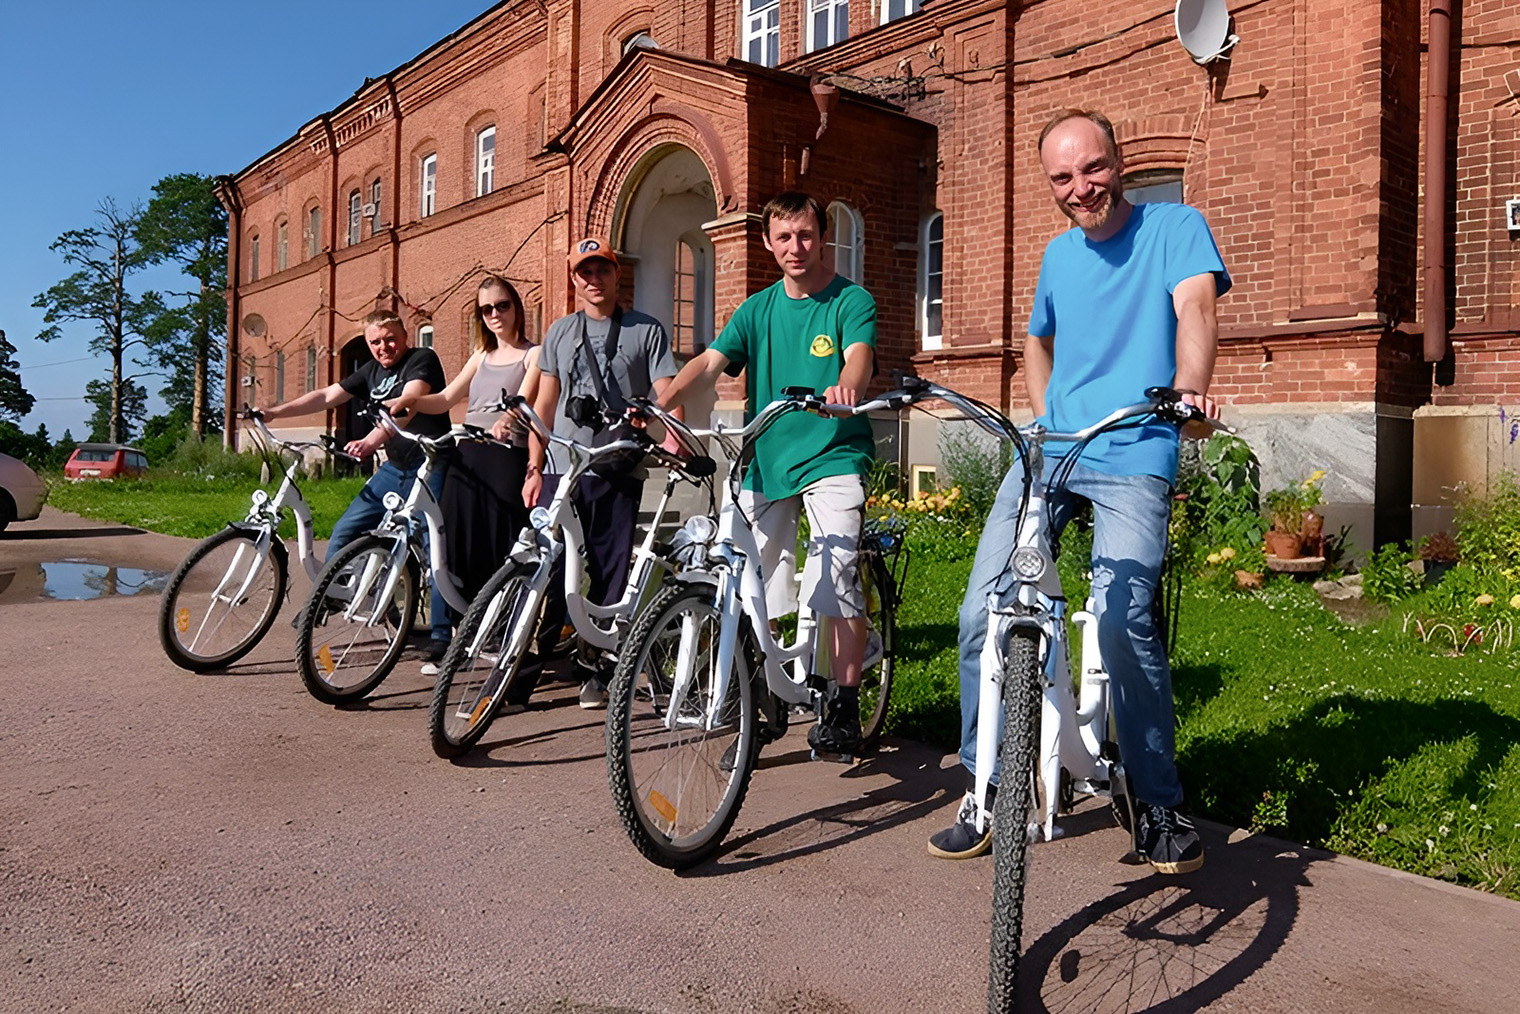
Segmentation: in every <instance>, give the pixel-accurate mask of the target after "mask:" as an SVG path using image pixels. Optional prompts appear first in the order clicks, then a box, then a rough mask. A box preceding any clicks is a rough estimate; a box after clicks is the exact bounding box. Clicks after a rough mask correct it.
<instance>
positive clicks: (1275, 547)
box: [1266, 528, 1303, 560]
mask: <svg viewBox="0 0 1520 1014" xmlns="http://www.w3.org/2000/svg"><path fill="white" fill-rule="evenodd" d="M1266 542H1267V554H1268V555H1269V556H1275V557H1277V558H1278V559H1279V560H1296V559H1298V555H1299V553H1300V552H1301V551H1302V546H1303V543H1302V542H1301V541H1300V540H1299V536H1297V535H1294V534H1293V533H1292V532H1280V531H1278V530H1277V529H1275V528H1274V529H1272V530H1270V531H1268V532H1267V534H1266Z"/></svg>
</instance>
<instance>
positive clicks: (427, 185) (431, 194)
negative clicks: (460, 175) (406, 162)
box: [419, 152, 438, 218]
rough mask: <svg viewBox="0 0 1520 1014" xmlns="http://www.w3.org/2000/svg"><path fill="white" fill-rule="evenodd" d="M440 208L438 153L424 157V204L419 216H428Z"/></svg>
mask: <svg viewBox="0 0 1520 1014" xmlns="http://www.w3.org/2000/svg"><path fill="white" fill-rule="evenodd" d="M437 208H438V155H437V153H436V152H435V153H433V154H431V155H424V156H423V158H422V206H421V208H420V209H419V217H421V218H427V217H428V216H429V215H431V214H432V213H433V212H434V211H436V210H437Z"/></svg>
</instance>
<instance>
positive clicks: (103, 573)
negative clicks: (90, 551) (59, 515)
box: [0, 560, 169, 602]
mask: <svg viewBox="0 0 1520 1014" xmlns="http://www.w3.org/2000/svg"><path fill="white" fill-rule="evenodd" d="M168 580H169V575H168V573H167V572H165V571H161V570H141V569H139V568H137V567H112V566H110V565H108V564H104V563H87V562H85V561H82V560H59V561H50V562H47V563H30V564H26V565H24V566H21V567H8V568H5V569H0V602H26V601H31V600H35V599H60V600H69V601H73V600H78V599H99V598H105V597H106V596H108V595H143V594H147V595H157V594H158V593H159V592H161V591H163V590H164V584H165V582H167V581H168Z"/></svg>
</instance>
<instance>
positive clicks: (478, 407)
mask: <svg viewBox="0 0 1520 1014" xmlns="http://www.w3.org/2000/svg"><path fill="white" fill-rule="evenodd" d="M527 375H528V357H527V355H526V354H524V356H523V357H522V358H521V359H519V360H518V361H517V362H515V363H508V364H507V365H506V366H494V365H492V363H491V361H490V360H489V359H482V360H481V361H480V368H479V369H477V370H476V371H475V376H474V377H472V378H470V405H469V408H468V409H467V410H466V412H465V417H464V421H465V422H467V423H469V424H470V425H471V426H479V427H481V428H483V429H490V428H491V427H492V426H493V425H494V424H495V423H496V420H497V419H499V418H501V416H502V413H500V412H493V411H491V410H490V407H491V406H492V405H495V404H496V400H497V399H498V398H500V397H501V392H502V389H503V388H505V389H506V391H507V393H508V394H516V393H517V392H518V391H520V390H521V389H522V382H523V378H524V377H526V376H527ZM511 441H512V443H514V444H516V445H517V446H518V447H526V446H528V428H527V427H526V426H513V427H512V431H511Z"/></svg>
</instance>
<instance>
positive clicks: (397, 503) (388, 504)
mask: <svg viewBox="0 0 1520 1014" xmlns="http://www.w3.org/2000/svg"><path fill="white" fill-rule="evenodd" d="M380 502H381V503H382V504H384V505H385V509H386V510H388V511H393V510H399V509H400V508H401V504H402V503H403V501H402V499H401V494H400V493H397V492H396V491H395V490H391V491H390V492H389V493H387V494H385V495H384V496H382V497H381V498H380Z"/></svg>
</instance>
